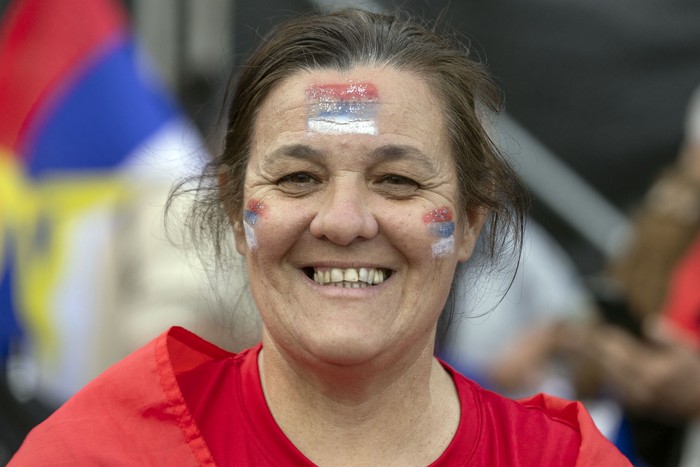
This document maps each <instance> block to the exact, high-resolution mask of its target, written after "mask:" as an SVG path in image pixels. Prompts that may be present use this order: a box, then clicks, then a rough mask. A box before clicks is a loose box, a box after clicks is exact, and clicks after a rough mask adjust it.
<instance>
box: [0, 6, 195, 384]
mask: <svg viewBox="0 0 700 467" xmlns="http://www.w3.org/2000/svg"><path fill="white" fill-rule="evenodd" d="M0 70H2V72H0V265H1V267H0V325H2V331H0V332H1V334H0V346H1V348H0V351H2V352H3V355H2V356H4V357H6V356H7V354H8V352H9V351H10V347H11V346H12V345H13V344H12V343H13V342H15V341H17V340H18V339H20V340H21V339H22V338H23V337H28V338H30V339H32V341H33V343H34V344H33V347H37V348H38V350H37V352H38V353H39V354H40V356H39V357H38V358H39V360H40V361H43V362H47V363H45V364H46V365H47V367H51V370H50V371H48V372H49V373H53V374H54V375H55V381H53V383H49V384H48V385H49V386H52V385H53V386H54V388H53V389H52V390H54V392H56V393H58V394H59V395H60V396H59V397H61V398H65V397H68V396H69V395H70V394H71V393H72V392H74V390H75V389H77V387H79V386H80V385H82V384H84V382H85V379H86V377H83V376H81V375H79V373H81V372H82V371H84V369H85V368H88V367H90V362H89V361H88V360H89V359H91V358H95V355H92V354H91V353H92V349H93V348H99V345H97V343H98V342H99V339H100V338H102V337H104V336H103V335H101V334H100V333H101V332H108V331H99V330H100V329H104V328H107V329H108V328H109V323H108V322H106V321H105V320H104V315H105V313H106V311H109V310H106V311H105V308H108V307H109V306H108V305H105V303H107V302H109V297H108V296H109V295H110V294H114V287H110V286H108V285H106V284H107V282H108V281H114V278H111V277H108V276H109V275H110V274H111V272H110V270H109V264H111V263H110V262H113V261H114V259H115V257H118V256H119V255H121V254H122V253H121V252H117V251H114V241H113V240H114V236H115V235H116V232H118V231H119V230H120V228H121V227H122V226H123V224H124V223H125V222H126V220H125V219H126V217H127V216H126V215H125V214H124V210H123V206H124V205H125V203H127V202H129V201H130V200H131V201H133V198H134V197H135V196H137V195H136V193H137V191H135V189H134V187H135V186H137V185H138V184H139V183H140V182H143V183H142V185H148V184H149V183H154V184H155V183H156V182H154V180H157V181H159V182H160V181H172V180H174V179H176V178H178V177H179V176H180V175H182V174H183V173H184V170H186V169H187V168H188V167H189V168H191V167H192V165H193V164H197V163H198V162H197V157H200V152H199V150H200V149H201V140H200V139H199V137H198V135H197V133H196V131H194V130H193V129H192V127H191V126H190V125H189V123H188V122H187V120H186V119H184V118H183V117H182V112H180V110H179V109H178V107H177V106H176V105H175V104H174V102H173V101H172V100H171V99H170V97H169V96H168V94H167V92H165V90H164V87H163V86H162V85H161V83H160V82H159V81H158V80H157V79H156V78H155V76H154V73H153V72H152V70H151V68H150V67H149V65H148V62H147V60H146V59H145V57H144V54H143V53H142V51H141V50H140V49H139V47H138V46H137V44H136V41H135V38H134V35H133V34H132V31H131V30H130V28H129V25H128V18H127V16H126V14H125V11H124V10H123V9H122V5H121V4H120V3H118V2H117V1H115V0H18V1H14V2H12V3H11V4H10V6H9V7H8V8H7V11H6V13H5V15H4V17H3V18H2V23H1V24H0ZM112 274H113V273H112ZM118 279H119V278H118ZM119 280H122V281H124V280H126V281H128V278H126V279H124V278H121V279H119ZM93 344H95V345H93ZM59 360H60V361H59ZM49 379H50V377H49Z"/></svg>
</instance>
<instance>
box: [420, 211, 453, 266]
mask: <svg viewBox="0 0 700 467" xmlns="http://www.w3.org/2000/svg"><path fill="white" fill-rule="evenodd" d="M423 223H424V224H426V225H427V226H428V231H429V232H430V234H431V235H433V236H434V237H437V239H438V240H437V241H436V242H435V243H433V246H432V250H433V256H435V257H441V256H447V255H449V254H450V253H452V252H453V251H454V246H455V240H454V232H455V223H454V221H453V220H452V211H450V208H448V207H447V206H443V207H441V208H437V209H433V210H430V211H428V212H427V213H426V214H425V215H424V216H423Z"/></svg>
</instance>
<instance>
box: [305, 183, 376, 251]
mask: <svg viewBox="0 0 700 467" xmlns="http://www.w3.org/2000/svg"><path fill="white" fill-rule="evenodd" d="M363 188H364V184H363V183H355V182H349V181H345V182H335V183H331V184H329V186H328V187H327V188H326V190H325V193H324V196H323V199H322V201H321V205H320V207H319V210H318V212H317V213H316V215H315V216H314V218H313V220H312V221H311V227H310V228H311V234H312V235H313V236H315V237H316V238H325V239H328V240H330V241H331V242H333V243H336V244H338V245H349V244H350V243H352V242H353V241H355V240H356V239H365V240H368V239H370V238H372V237H374V236H375V235H377V232H378V231H379V225H378V224H377V220H376V218H375V217H374V215H373V214H372V211H371V206H369V205H368V202H367V196H366V193H365V192H364V190H363Z"/></svg>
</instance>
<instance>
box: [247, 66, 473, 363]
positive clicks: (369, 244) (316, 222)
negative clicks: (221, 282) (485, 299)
mask: <svg viewBox="0 0 700 467" xmlns="http://www.w3.org/2000/svg"><path fill="white" fill-rule="evenodd" d="M446 133H447V132H446V127H445V122H444V119H443V113H442V112H441V107H440V104H439V103H438V101H437V100H436V99H435V98H434V96H433V95H432V93H431V92H430V90H429V88H428V87H427V86H426V84H424V83H423V81H421V80H420V79H418V78H416V77H415V76H413V75H411V74H408V73H405V72H400V71H397V70H395V69H393V68H390V67H371V68H355V69H353V70H351V71H349V72H337V71H330V70H320V71H319V70H317V71H308V72H307V71H304V72H299V73H297V74H295V75H293V76H292V77H290V78H287V79H286V80H284V81H282V82H281V83H280V84H279V85H278V86H277V87H276V88H275V89H273V91H272V92H271V93H270V95H269V96H268V97H267V98H266V100H265V102H264V103H263V105H262V107H261V108H260V109H259V113H258V116H257V120H256V122H255V128H254V133H253V138H252V145H251V153H250V161H249V164H248V168H247V172H246V178H245V191H244V213H243V215H242V216H241V218H240V219H236V221H237V222H235V224H234V225H235V227H234V231H235V237H236V245H237V249H238V251H239V252H240V253H241V254H243V255H245V256H246V257H247V264H248V272H249V279H250V286H251V289H252V292H253V296H254V298H255V301H256V303H257V305H258V309H259V311H260V313H261V316H262V320H263V323H264V327H265V337H264V339H267V340H270V339H271V340H272V341H271V342H269V344H274V345H275V346H276V347H277V348H280V349H284V351H286V352H293V353H295V354H296V355H297V356H301V357H303V358H306V359H317V360H320V361H323V362H327V363H335V364H344V365H348V364H356V363H363V362H367V361H370V360H371V359H373V358H377V357H382V356H391V355H392V354H393V355H394V356H396V355H402V354H404V355H405V354H406V353H407V352H415V351H418V352H424V351H427V352H429V353H432V347H433V339H434V332H435V326H436V322H437V319H438V316H439V314H440V311H441V309H442V307H443V305H444V303H445V300H446V298H447V295H448V292H449V289H450V285H451V282H452V278H453V275H454V271H455V267H456V265H457V262H458V261H464V260H466V259H467V258H468V257H469V256H470V254H471V252H472V249H473V246H474V243H475V241H476V238H477V236H478V232H479V229H480V226H481V220H482V219H481V216H480V215H479V214H478V212H479V211H478V210H473V212H474V214H473V215H471V216H467V215H466V214H465V213H463V212H460V211H459V210H458V205H457V199H458V188H457V178H456V175H455V166H454V163H453V160H452V156H451V154H450V146H449V144H448V140H447V134H446ZM266 345H267V344H266Z"/></svg>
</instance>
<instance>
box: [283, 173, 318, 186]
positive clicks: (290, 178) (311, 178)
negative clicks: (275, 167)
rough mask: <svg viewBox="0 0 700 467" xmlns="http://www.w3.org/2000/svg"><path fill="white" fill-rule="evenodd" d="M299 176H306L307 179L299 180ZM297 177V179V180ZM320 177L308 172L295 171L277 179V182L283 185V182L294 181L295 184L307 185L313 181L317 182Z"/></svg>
mask: <svg viewBox="0 0 700 467" xmlns="http://www.w3.org/2000/svg"><path fill="white" fill-rule="evenodd" d="M299 177H304V178H305V180H303V181H302V180H299ZM295 179H296V180H295ZM317 181H318V179H317V178H316V177H314V176H313V175H311V174H310V173H308V172H294V173H291V174H288V175H285V176H284V177H282V178H280V179H279V180H277V184H278V185H281V184H283V183H293V184H295V185H305V184H307V183H311V182H317Z"/></svg>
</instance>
